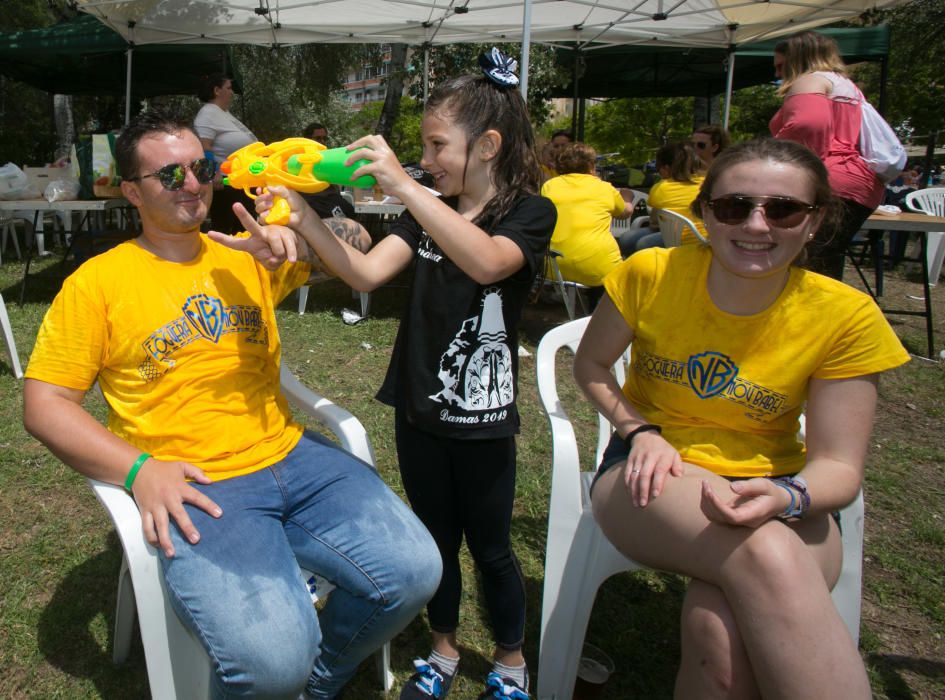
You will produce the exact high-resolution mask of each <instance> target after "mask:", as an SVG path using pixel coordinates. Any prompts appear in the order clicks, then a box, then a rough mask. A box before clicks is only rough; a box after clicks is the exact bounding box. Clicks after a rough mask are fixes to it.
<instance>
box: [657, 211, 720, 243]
mask: <svg viewBox="0 0 945 700" xmlns="http://www.w3.org/2000/svg"><path fill="white" fill-rule="evenodd" d="M656 217H657V219H658V220H659V222H660V235H662V236H663V245H664V246H666V247H667V248H675V247H676V246H678V245H680V244H681V243H682V236H683V231H684V230H685V229H689V232H690V233H691V234H692V235H694V236H695V237H696V240H698V241H699V243H702V244H703V245H707V244H708V242H709V241H708V240H707V239H706V237H705V236H703V235H702V234H701V233H700V232H699V229H698V228H696V225H695V224H694V223H693V221H692V219H690V218H689V217H687V216H683V215H682V214H677V213H676V212H674V211H670V210H669V209H657V210H656Z"/></svg>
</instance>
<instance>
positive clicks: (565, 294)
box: [559, 284, 575, 321]
mask: <svg viewBox="0 0 945 700" xmlns="http://www.w3.org/2000/svg"><path fill="white" fill-rule="evenodd" d="M559 290H560V291H561V298H562V299H564V308H565V309H567V312H568V319H569V320H571V321H573V320H574V296H575V291H574V287H568V286H567V285H564V284H562V285H560V286H559Z"/></svg>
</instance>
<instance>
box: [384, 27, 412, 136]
mask: <svg viewBox="0 0 945 700" xmlns="http://www.w3.org/2000/svg"><path fill="white" fill-rule="evenodd" d="M406 70H407V45H406V44H391V47H390V72H389V73H388V75H387V79H386V80H385V81H384V85H385V86H386V87H387V94H386V95H385V96H384V108H383V109H382V110H381V116H380V118H379V119H378V120H377V133H378V134H380V135H381V136H383V137H384V138H385V139H386V140H387V142H388V143H390V140H391V139H390V137H391V133H392V132H393V130H394V122H395V121H396V120H397V114H398V113H399V112H400V97H401V95H402V94H403V92H404V73H405V72H406Z"/></svg>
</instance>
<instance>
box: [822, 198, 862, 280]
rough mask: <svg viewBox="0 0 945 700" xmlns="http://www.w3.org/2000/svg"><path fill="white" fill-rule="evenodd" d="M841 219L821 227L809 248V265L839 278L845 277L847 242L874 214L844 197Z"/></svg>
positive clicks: (829, 275) (841, 203)
mask: <svg viewBox="0 0 945 700" xmlns="http://www.w3.org/2000/svg"><path fill="white" fill-rule="evenodd" d="M840 205H841V207H840V212H841V215H840V217H839V221H837V223H836V225H834V226H821V227H820V230H819V231H817V233H816V234H815V235H814V240H813V241H811V244H810V246H809V251H808V255H809V257H808V260H807V264H806V265H805V267H806V268H807V269H808V270H813V271H814V272H819V273H820V274H822V275H827V277H833V278H834V279H835V280H842V279H843V264H844V262H845V258H846V252H847V245H849V243H850V241H852V240H853V237H854V236H855V235H856V234H857V232H858V231H859V230H860V229H861V228H862V227H863V222H864V221H866V219H867V218H868V217H869V215H870V214H872V213H873V210H872V209H870V208H869V207H865V206H863V205H862V204H859V203H858V202H854V201H853V200H852V199H842V198H841V199H840Z"/></svg>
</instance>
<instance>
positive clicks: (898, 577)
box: [0, 257, 945, 700]
mask: <svg viewBox="0 0 945 700" xmlns="http://www.w3.org/2000/svg"><path fill="white" fill-rule="evenodd" d="M37 269H38V273H37V275H36V276H35V277H33V276H32V275H31V279H30V285H29V288H28V290H27V297H26V303H25V304H24V305H23V306H20V305H18V304H17V303H16V300H17V298H18V294H19V282H20V280H21V279H22V272H23V265H22V263H18V262H16V261H15V260H13V259H9V258H5V259H4V262H3V264H2V265H0V291H2V294H3V297H4V299H5V300H6V304H7V309H8V312H9V316H10V320H11V323H12V325H13V332H14V335H15V338H16V342H17V345H18V350H19V356H20V359H21V361H22V362H23V363H24V365H25V364H26V362H27V361H28V359H29V355H30V351H31V349H32V344H33V339H34V337H35V335H36V330H37V328H38V326H39V324H40V322H41V320H42V315H43V313H44V312H45V309H46V308H47V306H48V305H49V302H50V301H51V299H52V296H53V295H54V293H55V291H56V289H58V286H59V284H60V282H61V277H62V275H61V271H60V270H59V268H58V257H55V258H44V259H42V260H41V261H40V262H39V264H38V265H37ZM917 289H918V287H917V285H915V284H914V283H913V281H912V278H911V277H907V276H905V274H904V273H901V272H896V273H892V274H891V275H890V277H889V279H888V280H887V292H886V296H887V299H892V298H893V297H895V298H899V297H905V296H906V295H907V294H913V295H915V294H917V293H921V291H918V292H917V291H916V290H917ZM403 298H404V292H403V289H402V288H399V287H390V288H385V289H382V290H380V291H379V292H377V293H375V294H374V295H373V301H372V315H371V316H370V317H369V318H368V319H367V320H365V321H363V322H362V323H360V324H358V325H355V326H346V325H344V324H343V323H342V322H341V319H340V317H339V312H340V310H341V308H343V307H349V308H352V309H354V308H357V300H355V299H352V298H351V295H350V292H349V291H348V290H347V288H345V287H344V286H342V285H341V284H339V283H337V282H325V283H322V284H320V285H318V286H316V287H314V288H313V289H312V291H311V294H310V298H309V312H308V313H306V314H305V315H304V316H299V315H298V314H297V313H296V305H297V297H296V296H295V295H292V296H290V297H289V299H287V300H286V301H285V302H284V303H283V305H282V306H281V308H280V309H279V311H278V320H279V325H280V331H281V335H282V340H283V345H284V362H285V363H286V364H287V365H288V366H289V367H290V368H291V369H292V370H293V371H295V372H296V373H297V374H298V375H299V376H300V377H301V379H302V380H303V381H304V382H306V383H308V384H309V385H311V386H312V387H314V388H316V389H317V390H318V391H320V392H321V393H323V394H325V395H326V396H328V397H330V398H331V399H333V400H334V401H336V402H337V403H339V404H341V405H342V406H344V407H346V408H347V409H349V410H351V411H352V412H353V413H354V414H355V415H357V416H358V417H359V418H360V419H361V421H362V422H363V423H364V425H365V427H366V428H367V430H368V433H369V434H370V436H371V439H372V441H373V444H374V449H375V452H376V454H377V459H378V467H379V469H380V472H381V474H382V475H383V477H384V478H385V479H386V481H387V482H388V483H389V484H390V485H391V486H392V487H393V488H394V489H395V490H397V491H398V492H400V493H402V492H401V489H400V478H399V475H398V472H397V465H396V459H395V455H394V446H393V428H392V422H393V416H392V411H391V410H390V409H389V408H387V407H385V406H383V405H381V404H379V403H378V402H376V401H374V400H373V398H372V397H373V395H374V392H375V390H376V389H377V387H378V386H379V385H380V382H381V380H382V378H383V374H384V371H385V369H386V366H387V361H388V357H389V354H390V350H391V347H392V344H393V340H394V335H395V332H396V329H397V318H398V315H399V309H400V306H401V304H402V303H403ZM933 298H934V302H935V308H936V310H935V313H936V315H937V323H936V334H937V342H938V348H941V347H943V343H945V327H943V324H942V319H943V318H945V301H943V300H945V291H943V290H942V289H940V288H936V289H935V290H934V297H933ZM891 303H892V302H891ZM565 318H566V317H565V315H564V312H563V307H559V306H551V305H544V304H536V305H534V306H532V307H530V308H529V309H528V311H527V313H526V318H525V321H524V324H523V345H524V346H525V347H526V348H528V349H530V350H532V351H534V348H535V346H536V345H537V343H538V341H539V339H540V338H541V335H542V333H543V332H544V331H545V330H547V329H548V328H550V327H551V326H553V325H555V324H557V323H560V322H561V321H563V320H565ZM893 323H894V326H895V327H896V329H897V332H899V334H900V337H902V338H903V339H904V341H905V342H906V344H907V346H908V347H909V349H910V350H913V351H921V350H922V348H923V347H924V345H923V343H924V335H923V332H922V330H921V326H920V324H919V322H918V320H917V319H912V318H908V317H896V318H894V319H893ZM21 384H22V382H21V381H19V380H16V379H14V378H13V376H12V373H11V372H10V371H9V368H8V363H7V360H6V358H5V356H4V355H0V445H2V448H3V449H2V451H0V532H2V537H0V591H2V596H0V697H2V698H34V697H35V698H68V699H70V700H71V699H73V698H145V697H147V696H148V686H147V678H146V673H145V666H144V658H143V655H142V652H141V646H140V642H136V643H135V644H134V645H133V650H132V656H131V658H130V659H129V660H128V662H127V663H125V664H124V665H122V666H120V667H114V666H113V665H112V664H111V641H110V639H111V626H112V624H113V622H114V605H115V593H116V582H117V574H118V568H119V564H120V561H121V554H120V547H119V544H118V541H117V538H116V537H115V536H114V534H113V533H112V531H111V528H110V526H109V524H108V522H107V519H106V516H105V515H104V512H103V511H102V510H101V508H100V506H99V505H98V503H97V502H96V500H95V498H94V497H93V495H92V493H91V491H90V489H89V488H88V487H87V486H86V485H85V482H84V479H82V478H81V477H79V476H78V475H76V474H75V473H74V472H73V471H72V470H71V469H69V468H67V467H65V466H63V465H62V464H61V463H60V462H59V461H58V460H57V459H55V458H54V457H53V456H52V455H50V454H49V452H48V451H47V450H46V449H45V448H44V447H42V446H41V445H40V444H38V443H37V442H36V441H35V440H33V439H32V438H31V437H29V436H28V435H27V434H26V432H25V431H24V430H23V427H22V423H21V421H22V415H21V414H22V397H21ZM519 389H520V396H521V399H520V401H521V404H520V405H521V413H522V421H523V422H522V431H521V435H520V438H519V480H518V496H517V503H516V510H515V518H514V522H513V537H514V541H515V547H516V551H517V554H518V556H519V559H520V560H521V564H522V568H523V572H524V575H525V578H526V582H527V589H528V596H529V609H528V623H527V629H526V640H527V641H526V647H525V655H526V657H527V659H528V660H529V662H530V666H531V668H532V671H533V682H534V672H535V671H536V669H537V657H538V654H537V651H538V650H537V643H538V625H539V616H540V607H541V587H542V569H543V561H544V542H545V533H546V527H547V522H546V516H547V506H548V489H549V483H550V480H549V472H548V470H549V464H550V445H549V433H548V430H547V425H546V422H545V418H544V416H543V414H542V413H541V410H540V408H539V406H538V402H537V394H536V391H535V381H534V358H523V360H522V363H521V377H520V386H519ZM943 393H945V366H943V364H941V363H940V364H935V363H930V362H927V361H922V360H914V361H913V362H911V363H909V364H908V365H907V366H905V367H903V368H900V369H897V370H895V371H893V372H890V373H889V374H888V376H887V377H885V378H884V380H883V382H882V383H881V386H880V395H881V396H880V407H879V412H878V415H877V421H876V427H875V430H874V434H873V439H872V449H871V450H870V456H869V464H868V468H867V478H866V485H865V494H866V509H867V516H866V543H865V547H866V550H865V581H864V600H863V626H862V635H861V647H862V653H863V656H864V658H865V659H866V662H867V664H868V667H869V672H870V677H871V681H872V683H873V690H874V695H875V696H876V697H879V698H933V697H945V641H943V635H945V580H943V579H945V473H943V463H945V447H943V442H942V425H943V414H945V401H943V400H942V396H943ZM573 400H574V401H575V402H577V401H579V400H580V399H579V398H578V397H577V395H576V392H575V393H574V394H573ZM90 406H91V408H92V410H93V411H95V412H97V413H98V414H99V415H101V414H102V411H103V407H102V406H101V405H100V404H96V403H95V402H91V403H90ZM465 568H466V574H467V576H466V580H467V586H466V592H465V595H464V601H463V608H462V618H461V642H462V645H463V647H464V657H463V663H462V666H461V668H460V675H459V677H458V678H457V681H456V684H455V685H454V690H453V691H452V693H451V697H455V698H457V699H458V700H462V699H464V698H475V697H476V696H477V694H478V692H479V690H480V685H479V684H480V681H481V679H482V678H483V677H484V675H485V673H486V672H487V671H488V668H489V658H490V654H491V637H490V633H489V630H488V624H487V622H486V617H485V614H484V609H483V606H482V604H481V601H480V599H479V596H478V592H477V591H478V587H477V585H476V584H475V574H474V571H473V569H472V566H471V565H470V562H469V560H468V558H467V559H466V560H465ZM684 588H685V582H684V581H683V580H682V579H680V578H679V577H675V576H663V575H657V574H651V573H644V574H635V575H633V574H623V575H618V576H615V577H613V578H612V579H610V580H609V581H607V582H606V583H605V584H604V586H603V587H602V588H601V591H600V593H599V595H598V598H597V603H596V607H595V609H594V614H593V616H592V619H591V623H590V628H589V630H588V633H587V640H588V641H590V642H592V643H593V644H595V645H597V646H599V647H601V648H602V649H604V650H605V651H607V652H608V653H609V654H610V656H611V657H612V658H613V659H614V660H615V662H616V665H617V672H616V673H615V675H614V677H613V678H612V679H611V681H610V683H609V684H608V686H607V688H606V689H605V692H604V695H603V697H604V698H614V699H616V698H620V699H622V698H630V697H647V698H650V697H653V698H661V697H670V696H671V695H672V688H673V677H674V674H675V666H676V659H677V656H678V641H677V629H678V615H679V609H680V603H681V598H682V594H683V591H684ZM427 650H428V638H427V630H426V626H425V622H424V620H423V619H422V618H421V619H418V620H417V621H415V622H414V623H413V624H411V625H410V627H409V628H408V629H407V630H406V631H405V632H404V633H403V634H402V635H401V636H400V637H398V638H397V640H395V644H394V645H393V670H394V672H395V673H396V675H397V678H398V684H399V683H401V682H403V680H404V679H405V678H406V677H407V676H408V675H409V673H410V672H411V671H412V665H411V659H412V658H413V657H414V656H415V655H418V654H425V653H426V652H427ZM398 688H399V686H398ZM395 690H396V689H395ZM398 692H399V691H398ZM346 697H350V698H354V699H355V700H359V699H361V698H380V697H383V695H382V694H381V693H380V692H379V690H378V686H377V682H376V679H375V676H374V669H373V663H371V662H368V663H365V664H364V665H363V667H362V669H361V670H360V671H359V673H358V675H357V676H356V678H355V680H354V681H353V682H352V683H351V684H350V685H349V690H348V693H347V694H346Z"/></svg>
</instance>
